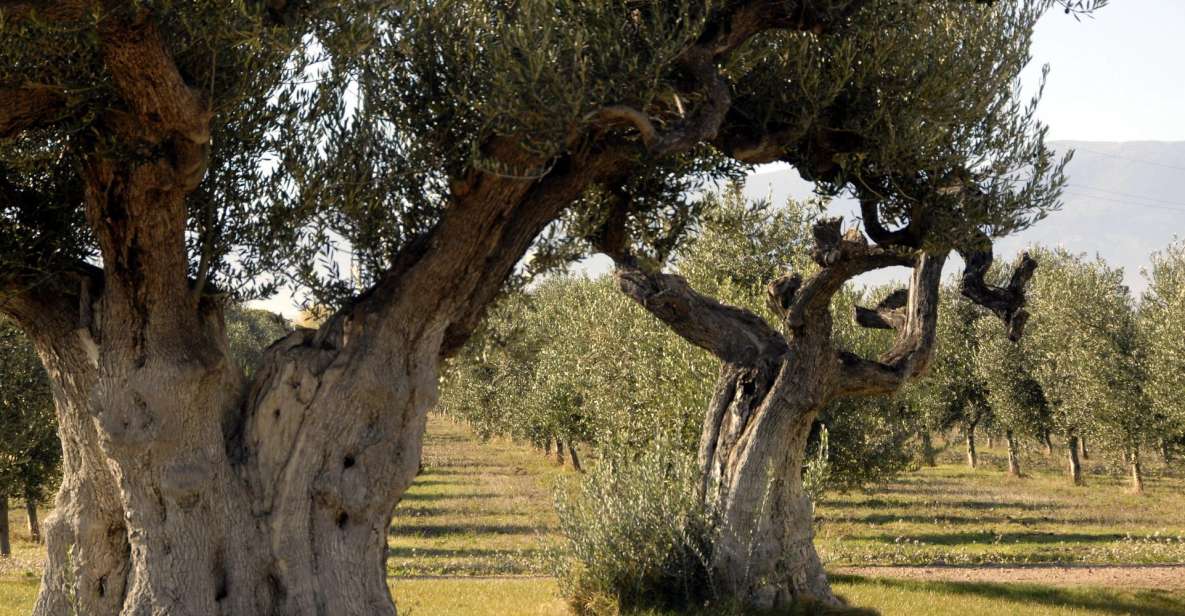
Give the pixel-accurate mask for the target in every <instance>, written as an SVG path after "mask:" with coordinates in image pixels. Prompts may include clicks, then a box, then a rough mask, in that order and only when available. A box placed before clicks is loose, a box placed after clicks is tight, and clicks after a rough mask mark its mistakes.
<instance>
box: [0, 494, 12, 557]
mask: <svg viewBox="0 0 1185 616" xmlns="http://www.w3.org/2000/svg"><path fill="white" fill-rule="evenodd" d="M0 556H3V557H6V558H7V557H9V556H12V537H11V535H10V534H9V530H8V495H7V494H0Z"/></svg>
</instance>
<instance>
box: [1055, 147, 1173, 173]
mask: <svg viewBox="0 0 1185 616" xmlns="http://www.w3.org/2000/svg"><path fill="white" fill-rule="evenodd" d="M1071 149H1072V150H1074V151H1075V152H1090V153H1091V154H1096V155H1098V156H1106V157H1109V158H1117V159H1119V160H1126V161H1130V162H1133V163H1140V164H1144V165H1155V166H1157V167H1164V168H1166V169H1176V170H1178V171H1185V167H1181V166H1179V165H1169V164H1166V163H1159V162H1156V161H1154V160H1144V159H1142V158H1132V157H1130V156H1123V155H1120V154H1112V153H1110V152H1102V151H1099V150H1092V149H1090V148H1081V147H1075V148H1071Z"/></svg>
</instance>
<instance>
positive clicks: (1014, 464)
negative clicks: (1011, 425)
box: [1005, 430, 1021, 477]
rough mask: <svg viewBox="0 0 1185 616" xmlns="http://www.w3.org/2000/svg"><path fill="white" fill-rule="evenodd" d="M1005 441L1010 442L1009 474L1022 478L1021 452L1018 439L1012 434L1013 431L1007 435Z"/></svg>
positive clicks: (1009, 431)
mask: <svg viewBox="0 0 1185 616" xmlns="http://www.w3.org/2000/svg"><path fill="white" fill-rule="evenodd" d="M1005 439H1006V440H1007V441H1008V474H1009V475H1011V476H1013V477H1020V476H1021V473H1020V451H1018V447H1017V443H1016V437H1015V436H1014V435H1013V434H1012V430H1008V431H1007V432H1006V433H1005Z"/></svg>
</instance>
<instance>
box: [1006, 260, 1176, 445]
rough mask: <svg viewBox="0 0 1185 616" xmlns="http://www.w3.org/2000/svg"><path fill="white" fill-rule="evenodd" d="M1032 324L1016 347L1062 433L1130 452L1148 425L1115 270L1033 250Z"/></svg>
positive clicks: (1135, 344) (1128, 309) (1127, 311)
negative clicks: (1023, 351) (1075, 432)
mask: <svg viewBox="0 0 1185 616" xmlns="http://www.w3.org/2000/svg"><path fill="white" fill-rule="evenodd" d="M1034 255H1035V257H1036V258H1037V259H1038V262H1039V263H1040V266H1039V267H1038V269H1037V274H1036V275H1035V276H1034V278H1033V282H1032V292H1031V295H1030V302H1029V304H1030V306H1031V311H1032V313H1033V319H1032V321H1031V323H1030V327H1029V333H1028V334H1027V335H1026V338H1025V339H1024V341H1023V343H1022V344H1024V345H1025V347H1026V348H1027V349H1028V351H1027V352H1029V353H1031V354H1032V357H1033V361H1032V365H1033V366H1034V370H1033V375H1034V376H1035V377H1036V380H1037V382H1038V383H1039V384H1040V386H1041V390H1042V391H1043V393H1044V395H1045V398H1046V400H1047V401H1048V403H1049V404H1050V406H1051V409H1052V411H1053V422H1054V424H1055V425H1057V426H1058V427H1059V428H1060V429H1061V430H1062V431H1063V432H1064V431H1073V430H1078V431H1081V433H1083V434H1086V435H1089V436H1091V437H1092V441H1094V442H1096V443H1100V444H1103V445H1104V446H1105V447H1109V448H1110V449H1111V450H1112V451H1113V452H1116V453H1121V454H1123V455H1128V454H1130V453H1133V452H1135V451H1138V449H1139V448H1140V446H1141V445H1142V444H1144V443H1145V442H1146V441H1147V439H1148V437H1149V436H1150V434H1151V430H1152V429H1153V427H1154V425H1155V422H1154V421H1153V418H1152V414H1151V413H1148V412H1147V408H1148V403H1147V398H1146V397H1145V395H1144V391H1143V385H1142V383H1143V372H1142V368H1141V363H1140V361H1139V359H1140V354H1141V351H1140V349H1139V343H1140V339H1139V336H1138V335H1137V330H1136V313H1135V306H1134V302H1133V301H1132V298H1131V296H1130V293H1129V292H1128V289H1127V287H1126V286H1124V285H1123V271H1122V270H1120V269H1116V268H1112V267H1110V266H1108V265H1107V264H1106V263H1104V262H1103V261H1101V260H1098V259H1096V260H1088V259H1086V258H1084V257H1082V256H1078V255H1072V254H1069V253H1067V252H1065V251H1064V250H1061V249H1055V250H1049V249H1040V250H1037V251H1035V252H1034Z"/></svg>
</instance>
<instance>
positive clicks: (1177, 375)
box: [1139, 242, 1185, 463]
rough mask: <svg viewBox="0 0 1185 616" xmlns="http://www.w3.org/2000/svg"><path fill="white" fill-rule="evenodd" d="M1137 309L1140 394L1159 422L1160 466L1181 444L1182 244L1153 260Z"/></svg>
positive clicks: (1184, 428)
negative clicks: (1141, 370)
mask: <svg viewBox="0 0 1185 616" xmlns="http://www.w3.org/2000/svg"><path fill="white" fill-rule="evenodd" d="M1147 277H1148V283H1149V284H1148V291H1147V292H1146V293H1145V294H1144V297H1143V300H1142V301H1141V302H1140V308H1139V328H1140V334H1141V338H1142V340H1143V346H1144V349H1145V355H1144V358H1143V360H1144V361H1143V364H1144V374H1145V392H1146V394H1147V396H1148V400H1149V402H1150V403H1151V405H1152V409H1153V411H1154V412H1155V413H1156V416H1157V417H1156V418H1157V420H1158V423H1159V424H1160V425H1159V427H1158V430H1159V431H1160V433H1161V435H1162V436H1161V442H1160V446H1161V448H1162V452H1163V454H1164V457H1165V462H1166V463H1167V462H1169V461H1170V460H1171V459H1172V455H1173V448H1174V447H1175V446H1176V447H1179V446H1180V445H1181V444H1183V443H1185V389H1182V387H1181V382H1182V379H1183V378H1185V243H1182V242H1177V243H1174V244H1172V245H1171V246H1169V247H1168V248H1166V249H1165V250H1163V251H1162V252H1159V253H1157V254H1154V255H1153V256H1152V269H1151V270H1150V271H1148V272H1147Z"/></svg>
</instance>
